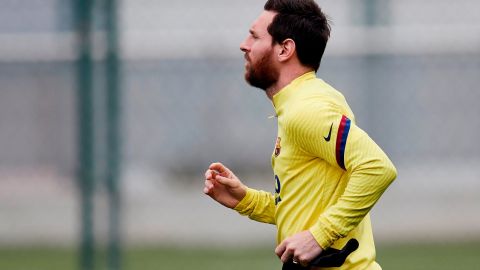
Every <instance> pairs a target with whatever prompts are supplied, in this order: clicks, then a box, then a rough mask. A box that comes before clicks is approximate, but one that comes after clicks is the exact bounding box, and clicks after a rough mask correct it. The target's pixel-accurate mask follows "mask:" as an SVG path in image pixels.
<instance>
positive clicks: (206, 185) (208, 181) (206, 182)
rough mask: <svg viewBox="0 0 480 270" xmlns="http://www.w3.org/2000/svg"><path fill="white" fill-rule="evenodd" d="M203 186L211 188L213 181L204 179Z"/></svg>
mask: <svg viewBox="0 0 480 270" xmlns="http://www.w3.org/2000/svg"><path fill="white" fill-rule="evenodd" d="M205 187H207V188H213V182H212V181H210V180H205Z"/></svg>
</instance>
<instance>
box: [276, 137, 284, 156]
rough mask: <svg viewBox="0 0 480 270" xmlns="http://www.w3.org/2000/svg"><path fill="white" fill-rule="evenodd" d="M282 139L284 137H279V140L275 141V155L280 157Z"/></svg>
mask: <svg viewBox="0 0 480 270" xmlns="http://www.w3.org/2000/svg"><path fill="white" fill-rule="evenodd" d="M281 140H282V138H280V137H277V141H276V142H275V157H278V155H280V149H281V146H280V141H281Z"/></svg>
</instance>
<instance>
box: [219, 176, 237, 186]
mask: <svg viewBox="0 0 480 270" xmlns="http://www.w3.org/2000/svg"><path fill="white" fill-rule="evenodd" d="M215 180H216V181H217V182H219V183H220V184H222V185H225V186H228V187H235V186H236V182H235V181H234V180H233V179H231V178H228V177H223V176H220V175H217V176H216V177H215Z"/></svg>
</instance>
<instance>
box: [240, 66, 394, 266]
mask: <svg viewBox="0 0 480 270" xmlns="http://www.w3.org/2000/svg"><path fill="white" fill-rule="evenodd" d="M273 104H274V107H275V110H276V113H277V117H278V137H277V142H276V144H275V150H274V152H273V154H272V167H273V171H274V174H275V195H272V194H271V193H268V192H265V191H260V190H254V189H250V188H248V190H247V194H246V196H245V197H244V198H243V200H242V201H241V202H240V203H239V204H238V205H237V206H236V208H235V210H237V211H238V212H239V213H240V214H242V215H248V216H249V217H250V218H251V219H253V220H256V221H260V222H265V223H271V224H276V225H277V229H278V233H277V242H278V243H280V242H281V241H282V240H284V239H285V238H287V237H289V236H291V235H293V234H296V233H298V232H301V231H304V230H310V232H311V233H312V235H313V236H314V238H315V239H316V240H317V242H318V243H319V245H320V246H321V247H322V248H323V249H326V248H329V247H333V248H336V249H341V248H342V247H343V246H344V245H345V244H346V242H347V241H348V240H349V239H351V238H355V239H357V240H358V242H359V244H360V245H359V248H358V250H357V251H355V252H353V253H352V254H351V255H350V256H348V258H347V261H346V262H345V263H344V265H343V266H342V267H340V268H335V269H381V268H380V266H379V265H378V264H377V263H376V262H375V246H374V242H373V236H372V228H371V224H370V217H369V215H368V212H369V211H370V209H371V208H372V207H373V205H374V204H375V203H376V202H377V200H378V199H379V198H380V196H381V195H382V193H383V192H384V191H385V189H386V188H387V187H388V185H389V184H390V183H391V182H392V181H393V180H394V179H395V177H396V170H395V167H394V166H393V164H392V163H391V161H390V160H389V159H388V157H387V156H386V155H385V153H384V152H383V151H382V150H381V149H380V147H378V146H377V144H375V142H374V141H373V140H372V139H371V138H370V137H369V136H368V135H367V134H366V133H365V132H364V131H363V130H361V129H360V128H359V127H358V126H356V125H355V118H354V115H353V113H352V111H351V110H350V108H349V106H348V104H347V102H346V101H345V98H344V97H343V95H342V94H340V93H339V92H338V91H336V90H335V89H334V88H332V87H331V86H330V85H328V84H327V83H325V82H324V81H322V80H321V79H318V78H316V76H315V73H314V72H309V73H306V74H304V75H302V76H300V77H299V78H297V79H295V80H294V81H292V82H291V83H290V84H289V85H287V86H286V87H285V88H283V89H282V90H281V91H279V92H278V93H277V94H276V95H275V96H274V97H273Z"/></svg>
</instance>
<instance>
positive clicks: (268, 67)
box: [245, 51, 278, 90]
mask: <svg viewBox="0 0 480 270" xmlns="http://www.w3.org/2000/svg"><path fill="white" fill-rule="evenodd" d="M271 57H272V53H271V51H270V52H268V53H265V55H263V56H262V58H261V59H260V60H259V61H258V63H256V64H255V65H254V64H253V62H250V67H249V68H248V70H247V72H246V73H245V80H246V81H247V82H248V83H249V84H250V85H251V86H253V87H258V88H260V89H263V90H267V89H268V88H269V87H270V86H272V85H273V84H274V83H276V82H277V80H278V71H277V70H276V69H275V68H274V67H273V65H272V61H271Z"/></svg>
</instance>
